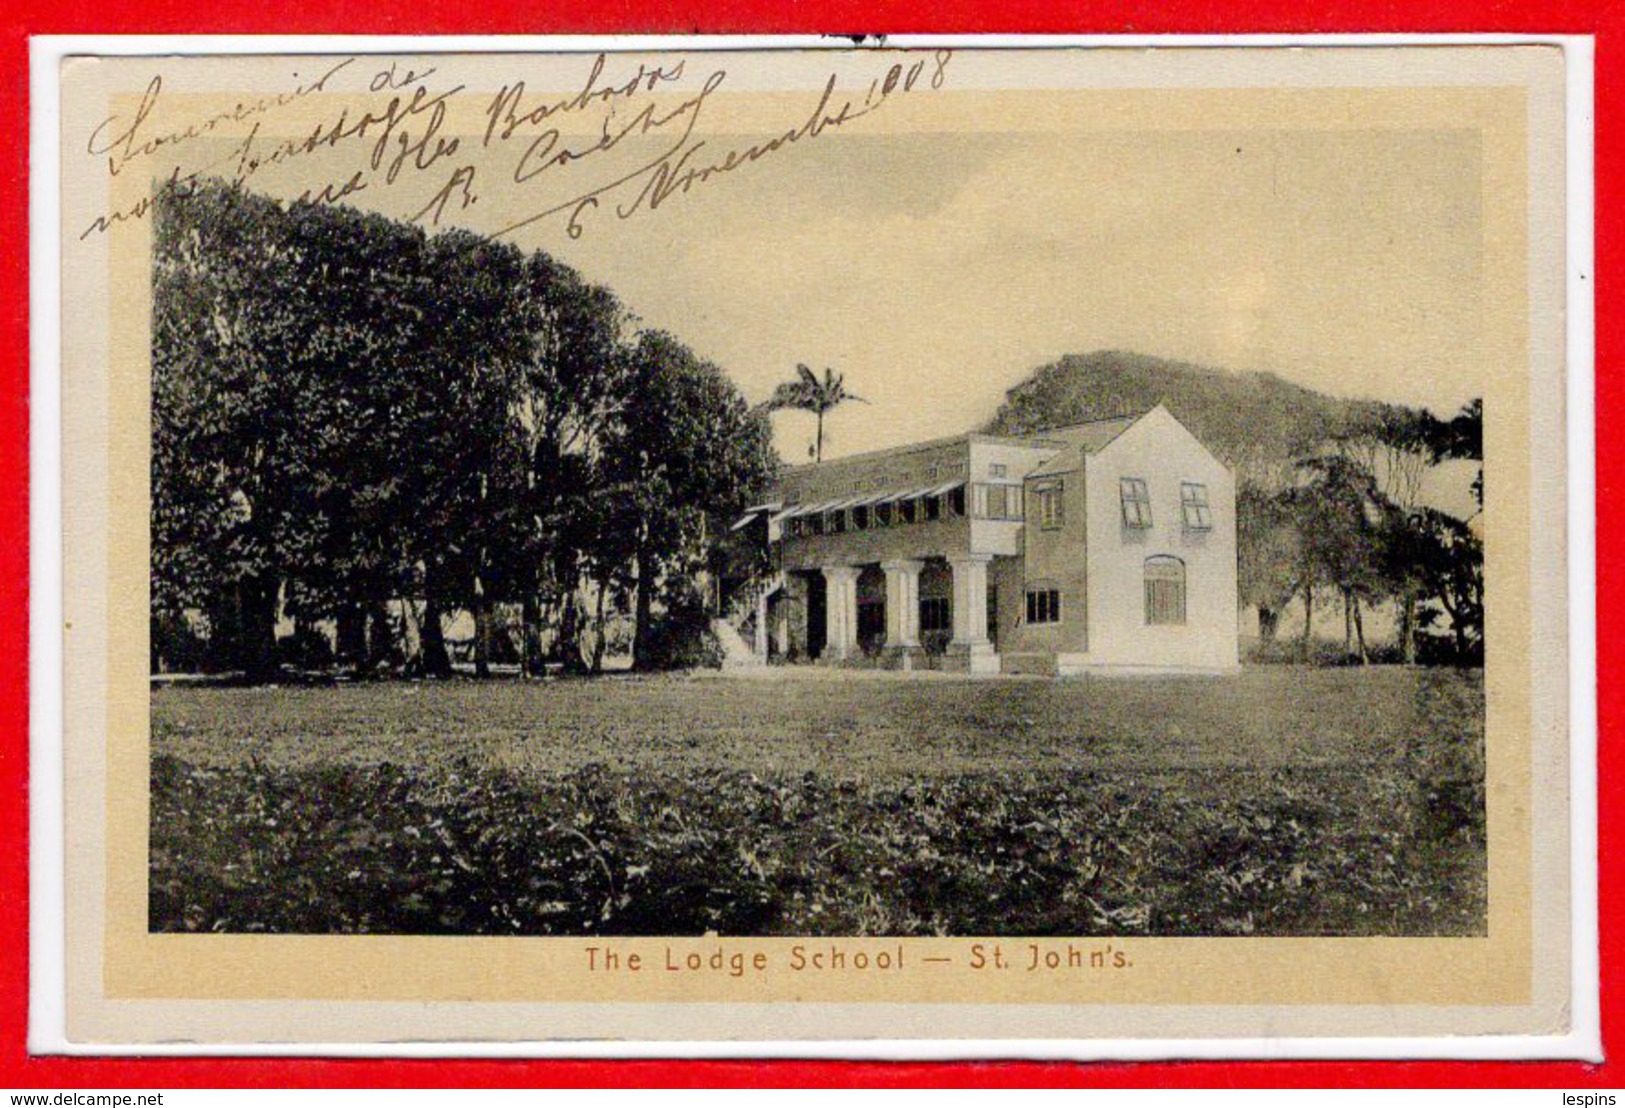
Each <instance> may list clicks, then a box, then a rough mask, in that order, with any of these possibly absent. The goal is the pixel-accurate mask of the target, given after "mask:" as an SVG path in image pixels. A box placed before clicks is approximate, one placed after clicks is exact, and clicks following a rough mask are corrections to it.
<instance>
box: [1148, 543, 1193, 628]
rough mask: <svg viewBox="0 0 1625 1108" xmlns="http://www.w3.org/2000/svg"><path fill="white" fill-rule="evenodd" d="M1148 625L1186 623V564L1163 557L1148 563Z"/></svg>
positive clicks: (1175, 559) (1160, 555) (1160, 556)
mask: <svg viewBox="0 0 1625 1108" xmlns="http://www.w3.org/2000/svg"><path fill="white" fill-rule="evenodd" d="M1145 622H1146V623H1147V624H1149V625H1152V626H1156V625H1159V624H1181V623H1184V622H1185V563H1184V562H1182V561H1180V560H1179V559H1178V558H1170V557H1168V556H1167V555H1165V554H1159V555H1158V556H1156V557H1154V558H1147V559H1146V560H1145Z"/></svg>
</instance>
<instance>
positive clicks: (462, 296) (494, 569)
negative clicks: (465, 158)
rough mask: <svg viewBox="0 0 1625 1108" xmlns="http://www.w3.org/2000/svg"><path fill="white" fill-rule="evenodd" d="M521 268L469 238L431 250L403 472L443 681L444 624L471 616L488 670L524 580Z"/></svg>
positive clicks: (426, 633) (430, 646)
mask: <svg viewBox="0 0 1625 1108" xmlns="http://www.w3.org/2000/svg"><path fill="white" fill-rule="evenodd" d="M522 268H523V256H522V255H521V254H520V252H519V251H518V250H517V249H515V248H513V247H512V246H509V245H506V244H500V243H492V242H489V241H487V240H484V239H481V238H479V237H478V236H476V235H473V234H470V233H468V232H466V231H460V230H458V231H449V232H446V233H443V234H440V235H437V236H435V237H434V238H432V239H430V240H429V242H428V244H427V247H426V253H425V265H424V271H425V274H426V280H427V282H428V283H427V286H426V287H425V289H424V295H423V298H422V304H423V306H424V319H423V329H424V334H425V336H426V341H425V342H424V344H423V346H422V348H421V350H420V351H419V353H418V356H417V359H416V362H415V364H414V366H413V367H412V372H413V374H414V377H415V380H416V382H417V388H416V389H415V390H414V403H413V406H412V410H411V415H410V419H409V426H411V428H412V432H411V438H412V456H411V457H410V460H409V462H408V465H407V472H408V473H409V474H410V477H411V481H412V483H413V488H412V493H411V495H412V498H413V500H414V502H415V505H416V507H415V522H414V524H413V527H412V528H411V532H410V548H411V561H412V563H413V564H414V565H415V566H417V567H418V571H419V574H420V576H421V581H422V589H423V595H424V610H423V611H424V614H423V620H422V665H423V669H424V670H425V672H427V673H429V674H431V675H438V674H444V673H447V672H449V671H450V661H449V658H448V657H447V656H446V648H445V639H444V631H443V627H442V618H443V616H444V615H445V614H446V613H447V612H448V611H452V610H456V609H461V610H464V611H468V612H471V613H472V614H473V616H474V622H475V644H474V646H475V666H476V669H477V671H478V672H479V673H481V674H484V673H486V672H488V671H489V665H490V653H491V637H492V633H493V628H492V621H493V615H494V610H495V605H496V604H497V603H499V602H500V601H501V600H503V599H505V598H506V597H507V596H508V595H511V594H512V593H513V592H515V591H517V588H518V585H519V583H521V582H522V581H523V580H524V572H523V564H524V551H525V546H526V531H527V525H528V512H527V511H526V507H527V505H526V504H525V499H524V497H525V492H526V489H527V487H528V479H527V476H526V471H527V459H526V457H525V454H524V451H523V446H522V441H521V440H520V439H519V438H518V437H517V435H516V434H515V430H514V421H513V405H514V396H515V395H516V393H517V392H518V390H519V387H520V382H521V379H522V374H523V370H524V365H525V360H526V357H527V354H528V349H527V341H528V336H527V332H526V329H525V326H524V304H523V296H522V283H521V275H522Z"/></svg>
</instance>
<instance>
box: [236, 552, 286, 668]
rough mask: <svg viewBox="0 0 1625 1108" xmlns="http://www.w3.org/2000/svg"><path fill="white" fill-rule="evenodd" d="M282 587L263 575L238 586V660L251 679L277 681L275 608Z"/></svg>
mask: <svg viewBox="0 0 1625 1108" xmlns="http://www.w3.org/2000/svg"><path fill="white" fill-rule="evenodd" d="M279 592H280V586H279V585H278V583H277V582H276V581H274V580H267V579H266V578H264V577H252V578H248V579H246V580H244V581H242V582H241V583H239V584H238V586H237V597H238V612H239V615H238V619H239V620H240V622H239V623H238V625H237V627H238V632H239V635H240V637H239V639H238V645H239V659H240V662H241V665H242V667H243V676H244V677H246V678H247V679H248V680H249V681H252V682H256V683H257V682H264V681H274V680H276V678H277V662H276V607H277V595H278V593H279Z"/></svg>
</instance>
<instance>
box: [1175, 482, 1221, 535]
mask: <svg viewBox="0 0 1625 1108" xmlns="http://www.w3.org/2000/svg"><path fill="white" fill-rule="evenodd" d="M1179 510H1180V513H1181V514H1182V515H1183V516H1184V518H1185V530H1187V531H1211V530H1212V529H1213V509H1212V508H1210V507H1209V506H1208V502H1207V486H1206V485H1204V484H1202V483H1201V482H1199V481H1181V482H1180V483H1179Z"/></svg>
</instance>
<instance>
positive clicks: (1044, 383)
mask: <svg viewBox="0 0 1625 1108" xmlns="http://www.w3.org/2000/svg"><path fill="white" fill-rule="evenodd" d="M1159 403H1160V404H1163V405H1164V406H1166V407H1167V409H1168V410H1169V411H1170V412H1172V413H1173V414H1174V416H1175V417H1176V418H1177V419H1178V420H1179V421H1180V422H1181V423H1183V424H1185V426H1186V427H1188V428H1190V430H1191V432H1192V433H1193V434H1195V435H1196V437H1197V438H1199V439H1201V440H1202V442H1203V443H1204V444H1206V445H1207V447H1208V449H1210V450H1212V451H1213V452H1214V453H1216V454H1218V455H1219V457H1221V458H1223V459H1224V460H1225V461H1226V462H1228V463H1229V464H1231V465H1232V466H1234V467H1235V468H1236V471H1237V475H1238V477H1240V478H1242V479H1243V480H1248V481H1253V482H1257V483H1261V484H1265V485H1269V486H1278V485H1280V484H1281V483H1283V482H1284V481H1285V480H1286V476H1287V474H1288V473H1289V472H1290V468H1291V463H1292V462H1293V460H1294V459H1298V458H1302V457H1305V456H1307V455H1311V454H1314V453H1317V452H1318V451H1320V450H1321V449H1323V447H1324V445H1325V443H1326V442H1327V440H1328V439H1330V438H1332V437H1333V436H1335V435H1336V434H1337V433H1338V432H1339V431H1341V430H1342V429H1344V428H1346V427H1348V426H1350V425H1351V424H1352V423H1354V422H1356V421H1359V420H1363V419H1367V418H1371V417H1374V416H1377V415H1380V414H1381V413H1382V412H1383V411H1384V410H1385V409H1388V408H1395V407H1398V405H1385V404H1382V403H1379V402H1377V401H1371V400H1347V399H1343V398H1340V397H1332V396H1327V395H1326V394H1324V393H1319V392H1315V391H1314V390H1313V389H1307V388H1304V387H1303V386H1301V385H1295V384H1292V383H1291V382H1290V381H1284V380H1282V379H1281V378H1279V377H1277V376H1275V375H1274V374H1273V373H1232V372H1229V371H1225V370H1217V369H1210V368H1208V367H1206V366H1200V365H1195V364H1192V363H1190V362H1178V361H1171V360H1168V359H1166V358H1157V357H1152V356H1150V355H1147V354H1133V353H1127V352H1124V351H1117V350H1099V351H1095V352H1094V353H1092V354H1068V355H1066V356H1065V357H1063V358H1061V359H1060V360H1059V361H1056V362H1051V363H1050V364H1049V365H1046V366H1042V367H1040V368H1039V369H1036V370H1034V371H1033V373H1032V374H1031V375H1030V376H1029V377H1028V378H1027V379H1026V380H1025V381H1023V382H1022V383H1021V384H1019V385H1017V386H1016V387H1015V388H1012V389H1010V390H1009V391H1008V392H1007V393H1005V402H1004V404H1003V405H1002V406H1001V407H1000V408H999V411H998V414H997V415H995V416H994V418H993V420H992V421H991V422H990V423H989V424H988V425H987V427H986V428H985V430H986V431H988V432H989V433H991V434H1004V435H1022V434H1032V433H1035V432H1038V431H1041V430H1043V429H1045V428H1047V427H1061V426H1065V425H1066V424H1069V423H1079V422H1082V421H1084V420H1090V419H1103V418H1106V417H1109V416H1119V415H1134V414H1137V413H1140V412H1144V411H1146V410H1148V409H1150V408H1152V407H1155V406H1156V405H1157V404H1159Z"/></svg>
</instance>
